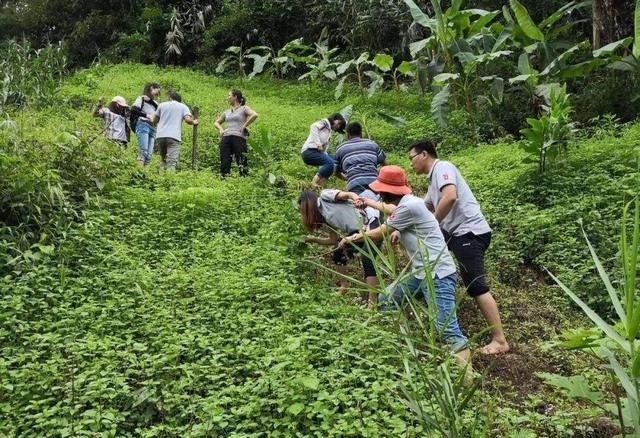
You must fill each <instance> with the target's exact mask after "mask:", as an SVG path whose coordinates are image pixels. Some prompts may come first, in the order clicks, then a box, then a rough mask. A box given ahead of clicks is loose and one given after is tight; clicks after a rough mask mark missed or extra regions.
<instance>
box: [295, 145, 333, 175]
mask: <svg viewBox="0 0 640 438" xmlns="http://www.w3.org/2000/svg"><path fill="white" fill-rule="evenodd" d="M302 161H304V164H308V165H309V166H320V169H318V175H320V176H321V177H323V178H324V179H329V177H331V175H333V172H334V171H335V167H336V162H335V160H334V159H333V158H332V157H331V155H329V154H327V153H326V152H322V151H319V150H318V149H307V150H306V151H304V152H303V153H302Z"/></svg>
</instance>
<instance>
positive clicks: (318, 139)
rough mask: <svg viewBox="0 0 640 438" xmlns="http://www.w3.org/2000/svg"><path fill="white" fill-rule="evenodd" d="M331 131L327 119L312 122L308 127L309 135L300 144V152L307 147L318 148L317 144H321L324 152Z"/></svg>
mask: <svg viewBox="0 0 640 438" xmlns="http://www.w3.org/2000/svg"><path fill="white" fill-rule="evenodd" d="M332 133H333V131H332V130H331V123H329V119H324V120H320V121H319V122H316V123H314V124H313V125H311V128H310V129H309V137H307V140H306V141H305V142H304V144H303V145H302V149H300V152H301V153H302V152H304V151H306V150H307V149H318V145H320V146H322V149H323V150H324V151H325V152H326V151H327V145H328V144H329V139H330V138H331V134H332Z"/></svg>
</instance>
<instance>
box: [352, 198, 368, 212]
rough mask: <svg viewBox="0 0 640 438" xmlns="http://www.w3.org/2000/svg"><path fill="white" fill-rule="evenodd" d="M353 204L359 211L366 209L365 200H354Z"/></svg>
mask: <svg viewBox="0 0 640 438" xmlns="http://www.w3.org/2000/svg"><path fill="white" fill-rule="evenodd" d="M353 204H354V205H355V207H356V208H357V209H359V210H364V209H365V208H367V201H366V199H365V198H356V200H355V201H354V202H353Z"/></svg>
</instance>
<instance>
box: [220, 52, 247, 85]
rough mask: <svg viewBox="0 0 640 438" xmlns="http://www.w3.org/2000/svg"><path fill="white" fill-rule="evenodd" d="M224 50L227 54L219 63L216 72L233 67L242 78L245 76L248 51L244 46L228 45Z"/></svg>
mask: <svg viewBox="0 0 640 438" xmlns="http://www.w3.org/2000/svg"><path fill="white" fill-rule="evenodd" d="M224 52H225V53H227V55H226V56H225V57H224V58H222V60H221V61H220V62H219V63H218V66H217V67H216V73H219V74H220V73H224V72H225V71H227V70H228V69H229V68H230V67H233V68H234V69H235V71H236V73H238V74H239V75H240V77H241V78H244V77H245V75H246V73H245V70H244V69H245V67H246V53H245V51H244V50H243V48H242V46H231V47H227V49H226V50H225V51H224Z"/></svg>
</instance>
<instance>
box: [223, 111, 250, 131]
mask: <svg viewBox="0 0 640 438" xmlns="http://www.w3.org/2000/svg"><path fill="white" fill-rule="evenodd" d="M248 117H249V111H247V107H246V106H244V105H242V106H239V107H238V108H236V109H230V110H227V111H225V112H224V113H222V116H221V118H222V121H223V122H226V124H227V127H226V129H225V130H224V133H223V134H222V135H223V136H226V135H235V136H238V137H245V133H244V130H243V129H242V127H243V126H244V124H245V122H246V121H247V118H248Z"/></svg>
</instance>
